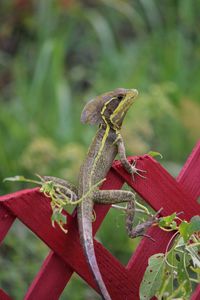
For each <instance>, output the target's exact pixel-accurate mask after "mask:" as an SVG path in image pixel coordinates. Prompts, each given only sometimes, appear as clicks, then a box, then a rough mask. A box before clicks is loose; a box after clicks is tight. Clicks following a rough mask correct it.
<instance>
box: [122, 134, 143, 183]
mask: <svg viewBox="0 0 200 300" xmlns="http://www.w3.org/2000/svg"><path fill="white" fill-rule="evenodd" d="M116 143H117V147H118V154H119V157H120V161H121V163H122V165H123V167H124V168H125V170H126V171H127V172H128V173H130V174H131V175H132V178H133V180H134V174H137V175H139V176H140V177H142V178H145V176H143V175H142V174H141V173H146V171H145V170H141V169H138V168H136V161H133V164H131V163H130V162H129V161H128V159H127V157H126V151H125V146H124V141H123V138H122V136H121V135H120V134H119V135H118V138H117V141H116Z"/></svg>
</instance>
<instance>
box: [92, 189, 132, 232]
mask: <svg viewBox="0 0 200 300" xmlns="http://www.w3.org/2000/svg"><path fill="white" fill-rule="evenodd" d="M94 202H95V203H101V204H116V203H124V202H126V203H127V208H126V220H125V223H126V230H127V233H128V236H129V237H131V233H132V228H133V221H134V217H135V194H134V193H133V192H131V191H123V190H105V191H96V192H95V193H94Z"/></svg>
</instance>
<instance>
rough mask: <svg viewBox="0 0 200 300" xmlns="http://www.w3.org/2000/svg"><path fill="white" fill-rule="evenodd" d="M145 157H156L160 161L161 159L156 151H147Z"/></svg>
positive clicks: (160, 155)
mask: <svg viewBox="0 0 200 300" xmlns="http://www.w3.org/2000/svg"><path fill="white" fill-rule="evenodd" d="M147 155H149V156H151V157H157V156H159V157H160V158H161V159H162V158H163V156H162V154H161V153H159V152H157V151H149V152H148V153H147Z"/></svg>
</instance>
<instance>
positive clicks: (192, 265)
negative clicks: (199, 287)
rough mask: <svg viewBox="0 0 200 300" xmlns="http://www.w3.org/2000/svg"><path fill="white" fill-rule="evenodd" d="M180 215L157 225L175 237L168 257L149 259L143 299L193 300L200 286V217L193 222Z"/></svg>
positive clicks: (152, 257)
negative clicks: (192, 295)
mask: <svg viewBox="0 0 200 300" xmlns="http://www.w3.org/2000/svg"><path fill="white" fill-rule="evenodd" d="M178 215H179V214H176V213H173V214H172V215H170V216H167V217H162V218H159V220H158V222H157V225H158V226H159V227H160V228H161V229H162V230H164V231H172V232H173V231H174V230H176V232H175V233H174V234H173V235H172V237H171V239H170V241H169V243H168V245H167V247H166V251H165V253H158V254H154V255H152V256H151V257H150V258H149V261H148V267H147V269H146V271H145V274H144V277H143V280H142V282H141V285H140V299H141V300H148V299H151V298H152V297H153V296H156V297H157V298H158V299H159V300H161V299H162V300H172V299H189V298H190V295H191V293H192V288H193V287H194V285H195V284H197V283H200V257H199V253H200V235H199V231H200V216H194V217H192V218H191V220H190V222H187V221H185V220H181V219H180V218H179V216H178Z"/></svg>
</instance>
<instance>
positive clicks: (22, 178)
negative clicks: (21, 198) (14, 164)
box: [3, 175, 42, 185]
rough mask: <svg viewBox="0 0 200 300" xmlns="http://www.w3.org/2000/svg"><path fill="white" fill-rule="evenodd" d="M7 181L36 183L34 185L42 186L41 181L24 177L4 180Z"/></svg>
mask: <svg viewBox="0 0 200 300" xmlns="http://www.w3.org/2000/svg"><path fill="white" fill-rule="evenodd" d="M5 181H21V182H30V183H34V184H38V185H41V184H42V182H41V181H37V180H33V179H29V178H26V177H24V176H22V175H16V176H13V177H6V178H4V180H3V182H5Z"/></svg>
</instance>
